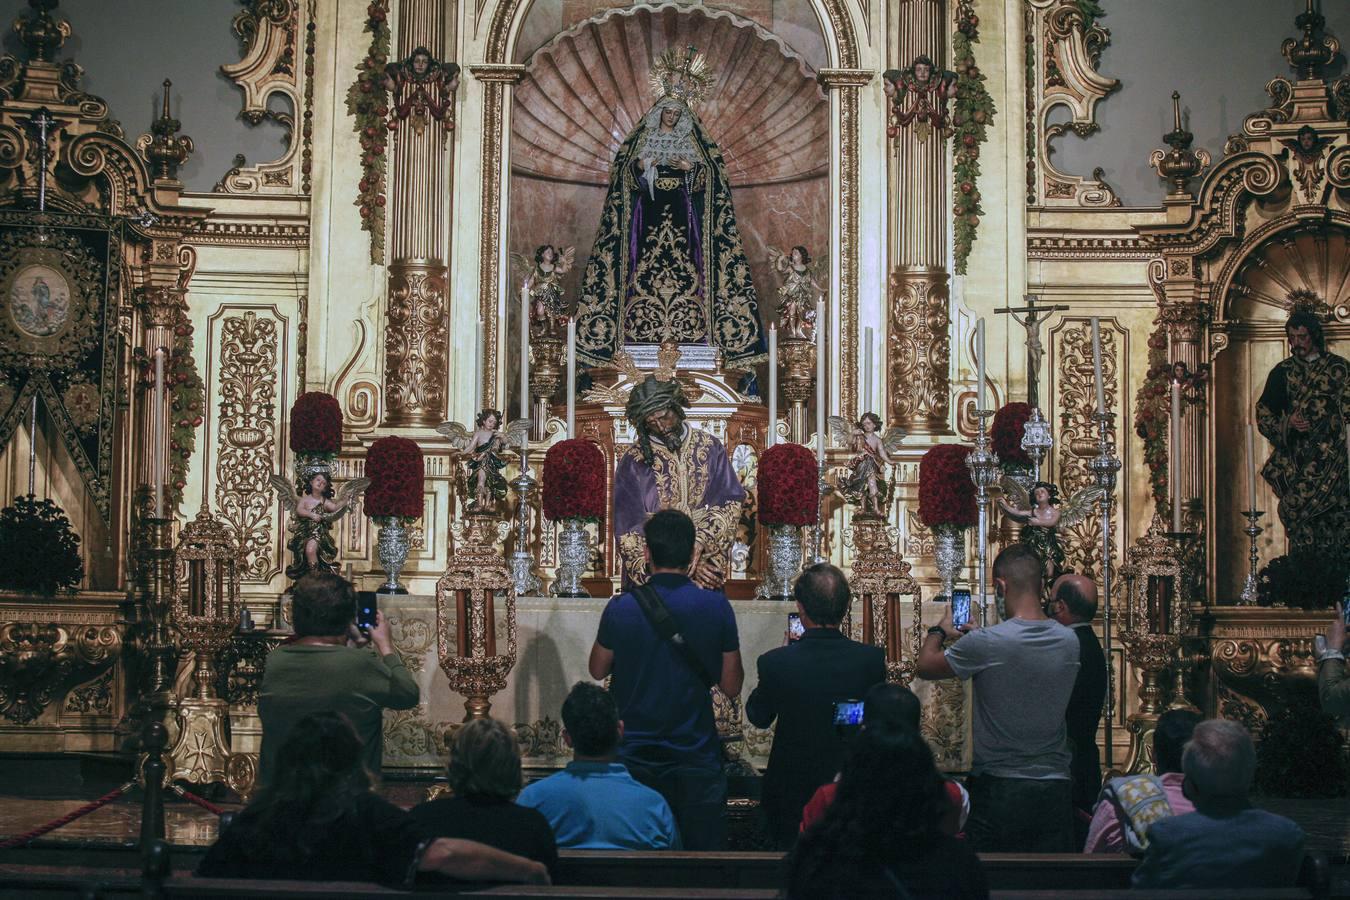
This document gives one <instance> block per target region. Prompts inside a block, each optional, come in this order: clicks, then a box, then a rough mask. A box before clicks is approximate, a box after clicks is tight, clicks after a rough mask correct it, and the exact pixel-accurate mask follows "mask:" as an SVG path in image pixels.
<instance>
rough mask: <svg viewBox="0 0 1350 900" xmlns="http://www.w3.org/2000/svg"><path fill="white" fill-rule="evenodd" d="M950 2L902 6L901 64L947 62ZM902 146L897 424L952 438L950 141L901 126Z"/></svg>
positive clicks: (893, 288) (895, 328)
mask: <svg viewBox="0 0 1350 900" xmlns="http://www.w3.org/2000/svg"><path fill="white" fill-rule="evenodd" d="M945 8H946V4H945V3H944V2H943V0H902V2H901V3H900V5H899V8H898V10H897V12H898V16H899V28H898V33H897V37H898V40H897V43H896V53H897V56H898V60H897V61H898V62H899V64H900V65H901V66H908V65H910V63H911V62H912V61H913V60H914V59H915V58H916V57H919V56H927V57H929V58H931V59H932V61H933V64H934V66H935V73H934V74H935V75H936V73H937V72H939V71H941V70H942V69H943V68H944V66H945V64H946V60H947V29H946V27H945V22H946V19H945V12H946V9H945ZM893 140H894V141H895V169H894V172H895V178H894V179H893V187H894V191H895V194H894V196H895V200H896V204H897V207H896V224H895V255H894V259H895V262H896V265H895V268H894V269H893V270H892V271H891V276H890V289H889V290H890V315H889V316H888V320H889V321H888V332H889V333H888V336H887V340H886V374H887V378H888V379H889V386H890V416H889V419H890V421H893V422H895V423H897V424H899V425H901V426H902V427H904V428H906V429H908V430H909V432H910V434H920V435H932V434H948V433H950V429H949V428H948V426H947V419H948V414H949V412H950V407H951V401H950V389H949V383H950V379H949V377H948V371H947V369H948V364H949V360H950V357H951V345H950V339H949V335H948V326H949V325H950V313H949V308H948V297H949V294H948V281H949V280H950V276H949V275H948V272H947V220H948V211H949V204H948V202H947V142H946V139H945V138H944V136H943V134H942V131H941V130H940V129H934V130H931V131H929V130H927V129H924V128H920V127H917V123H914V124H911V125H910V126H907V127H901V128H900V129H899V130H898V133H897V134H896V135H895V137H894V138H893Z"/></svg>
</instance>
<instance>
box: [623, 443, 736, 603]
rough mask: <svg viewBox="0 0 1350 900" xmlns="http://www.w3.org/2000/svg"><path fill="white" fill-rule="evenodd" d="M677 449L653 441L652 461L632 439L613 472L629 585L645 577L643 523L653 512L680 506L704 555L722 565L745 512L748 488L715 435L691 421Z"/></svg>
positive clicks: (624, 572) (625, 583)
mask: <svg viewBox="0 0 1350 900" xmlns="http://www.w3.org/2000/svg"><path fill="white" fill-rule="evenodd" d="M686 428H688V435H687V436H686V437H685V440H684V443H683V444H682V445H681V446H680V450H679V452H678V453H676V452H672V451H671V450H668V449H667V448H666V447H665V446H664V445H663V444H661V443H660V442H659V441H653V442H652V453H653V460H652V465H650V466H649V465H647V463H645V462H644V461H643V459H642V451H641V450H640V449H638V446H637V445H636V444H634V445H633V446H632V447H629V448H628V450H627V451H626V452H625V453H624V455H623V456H622V457H620V458H619V465H618V468H617V469H616V470H615V472H614V518H613V520H612V521H613V522H614V534H615V539H616V542H617V544H618V547H619V558H620V560H621V561H622V562H623V584H624V588H625V589H627V588H628V587H630V586H631V585H632V584H634V583H639V584H640V583H642V582H644V581H646V580H647V572H646V563H645V561H644V559H643V551H644V550H645V548H646V541H645V540H644V538H643V536H642V527H643V526H644V525H645V524H647V519H648V518H649V517H650V516H651V515H652V513H654V512H657V511H658V510H662V509H678V510H680V511H681V512H685V513H688V514H689V517H690V518H691V519H693V520H694V529H695V531H696V533H697V538H696V539H697V540H698V542H699V543H701V544H702V545H703V555H704V556H705V557H706V558H710V559H715V560H716V561H717V562H718V564H719V565H721V566H722V568H723V569H724V570H726V569H727V566H728V554H729V552H730V550H731V544H732V541H733V539H734V538H735V535H736V523H737V522H738V521H739V520H740V517H741V504H742V503H743V502H744V501H745V489H744V488H743V487H741V482H740V480H739V479H737V477H736V472H735V470H733V469H732V468H731V460H730V459H728V457H727V451H726V448H725V447H723V446H722V442H721V441H719V440H718V439H717V438H715V437H713V436H712V435H711V434H708V433H707V432H706V431H700V430H698V429H697V428H693V427H692V426H686Z"/></svg>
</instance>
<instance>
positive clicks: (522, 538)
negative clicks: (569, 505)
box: [508, 447, 543, 597]
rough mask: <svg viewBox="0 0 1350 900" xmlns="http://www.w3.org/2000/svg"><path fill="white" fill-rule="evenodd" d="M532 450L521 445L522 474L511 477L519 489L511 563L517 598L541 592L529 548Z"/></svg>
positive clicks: (532, 486) (512, 485) (517, 489)
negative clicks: (514, 544)
mask: <svg viewBox="0 0 1350 900" xmlns="http://www.w3.org/2000/svg"><path fill="white" fill-rule="evenodd" d="M529 457H530V451H529V449H528V448H527V447H521V448H520V474H519V475H517V476H516V477H515V478H513V479H511V487H513V488H515V490H516V497H517V498H518V500H517V503H516V549H515V550H513V551H512V552H511V557H510V559H509V560H508V563H509V565H510V567H511V580H512V582H514V584H515V590H516V596H517V597H532V596H534V595H536V594H538V593H539V589H540V588H541V587H542V586H543V582H541V581H540V580H539V576H538V575H536V574H534V557H533V556H530V551H529V550H528V549H527V548H528V547H529V545H530V491H531V490H532V489H533V488H534V484H535V482H534V479H533V478H531V477H530V461H529Z"/></svg>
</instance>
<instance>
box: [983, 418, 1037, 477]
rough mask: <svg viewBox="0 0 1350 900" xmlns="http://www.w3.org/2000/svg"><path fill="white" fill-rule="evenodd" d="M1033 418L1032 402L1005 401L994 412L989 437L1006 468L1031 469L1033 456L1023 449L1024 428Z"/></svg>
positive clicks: (999, 459) (1000, 461)
mask: <svg viewBox="0 0 1350 900" xmlns="http://www.w3.org/2000/svg"><path fill="white" fill-rule="evenodd" d="M1030 418H1031V404H1030V403H1005V404H1003V406H1002V407H1001V408H1000V409H999V411H998V412H996V413H994V424H993V425H991V426H990V427H989V437H990V440H991V443H992V444H993V446H994V453H995V454H997V456H998V461H999V463H1001V464H1002V465H1003V466H1004V467H1005V468H1006V467H1008V466H1012V467H1015V468H1018V469H1030V468H1031V457H1030V456H1027V451H1025V450H1023V449H1022V434H1023V429H1024V428H1025V426H1026V424H1027V419H1030Z"/></svg>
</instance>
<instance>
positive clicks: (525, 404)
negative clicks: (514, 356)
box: [520, 287, 530, 419]
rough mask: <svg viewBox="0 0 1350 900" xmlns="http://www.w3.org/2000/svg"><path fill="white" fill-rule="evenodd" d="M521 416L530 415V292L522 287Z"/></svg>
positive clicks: (526, 416) (523, 417)
mask: <svg viewBox="0 0 1350 900" xmlns="http://www.w3.org/2000/svg"><path fill="white" fill-rule="evenodd" d="M520 417H521V418H522V419H528V418H529V417H530V292H529V291H528V290H526V289H525V288H524V287H521V289H520Z"/></svg>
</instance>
